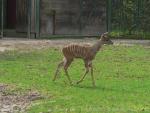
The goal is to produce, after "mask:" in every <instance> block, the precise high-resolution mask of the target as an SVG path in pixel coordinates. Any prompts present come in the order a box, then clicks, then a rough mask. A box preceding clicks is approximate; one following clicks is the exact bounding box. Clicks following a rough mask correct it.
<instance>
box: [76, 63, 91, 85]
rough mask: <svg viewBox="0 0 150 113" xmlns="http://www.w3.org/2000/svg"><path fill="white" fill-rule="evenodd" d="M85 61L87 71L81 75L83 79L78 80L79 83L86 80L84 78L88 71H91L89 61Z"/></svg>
mask: <svg viewBox="0 0 150 113" xmlns="http://www.w3.org/2000/svg"><path fill="white" fill-rule="evenodd" d="M84 62H85V68H86V71H85V74H84V75H83V76H82V77H81V79H80V80H79V81H78V82H77V84H79V83H81V82H82V81H83V80H84V78H85V77H86V75H87V74H88V72H89V65H88V62H87V61H84Z"/></svg>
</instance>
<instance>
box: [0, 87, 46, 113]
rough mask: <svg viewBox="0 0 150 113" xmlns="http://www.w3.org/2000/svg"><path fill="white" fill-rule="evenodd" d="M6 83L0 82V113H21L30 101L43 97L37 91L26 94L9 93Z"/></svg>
mask: <svg viewBox="0 0 150 113" xmlns="http://www.w3.org/2000/svg"><path fill="white" fill-rule="evenodd" d="M8 87H9V86H8V85H4V84H0V113H23V112H25V110H26V109H27V108H28V107H29V106H30V105H31V102H33V101H35V100H39V99H43V97H42V96H41V95H40V93H38V92H33V91H32V92H28V93H26V94H23V95H20V94H16V93H14V94H10V93H8V92H7V90H8Z"/></svg>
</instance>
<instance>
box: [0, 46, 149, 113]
mask: <svg viewBox="0 0 150 113" xmlns="http://www.w3.org/2000/svg"><path fill="white" fill-rule="evenodd" d="M61 59H62V55H61V52H60V51H59V50H56V49H46V50H33V51H31V52H19V51H10V52H5V53H0V83H5V84H10V85H14V86H15V90H16V91H20V92H24V91H28V90H29V89H31V90H36V91H39V92H40V93H41V94H42V95H44V96H45V97H46V98H45V99H42V100H38V101H35V102H34V103H33V104H32V106H31V107H30V108H29V109H28V111H27V113H40V112H43V113H150V49H145V48H143V47H140V46H133V47H125V46H105V47H104V48H103V50H102V51H101V52H99V53H98V54H97V56H96V59H95V60H94V61H93V65H94V75H95V78H96V88H93V87H92V82H91V76H90V74H88V75H87V77H86V78H85V80H84V81H83V82H82V83H81V84H79V85H73V86H69V83H68V80H67V78H66V76H65V75H64V72H63V71H61V73H60V78H59V79H57V81H56V82H52V78H53V75H54V72H55V69H56V66H57V64H58V63H59V62H60V60H61ZM83 73H84V64H83V62H82V61H81V60H75V61H74V62H73V63H72V65H71V67H70V68H69V74H70V76H71V79H72V80H73V81H77V80H79V78H80V76H81V75H82V74H83Z"/></svg>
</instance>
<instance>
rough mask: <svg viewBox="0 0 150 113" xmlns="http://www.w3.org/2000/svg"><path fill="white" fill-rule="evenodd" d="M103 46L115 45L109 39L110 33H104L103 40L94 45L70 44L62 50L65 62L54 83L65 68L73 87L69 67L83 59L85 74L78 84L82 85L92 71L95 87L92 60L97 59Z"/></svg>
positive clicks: (59, 66) (59, 65)
mask: <svg viewBox="0 0 150 113" xmlns="http://www.w3.org/2000/svg"><path fill="white" fill-rule="evenodd" d="M103 44H113V42H112V41H111V40H110V39H109V38H108V33H104V34H102V35H101V38H100V39H99V40H98V41H97V42H96V43H95V44H93V45H90V44H84V45H79V44H70V45H67V46H65V47H64V48H63V49H62V53H63V56H64V58H63V60H62V61H61V62H60V63H59V64H58V67H57V69H56V73H55V75H54V79H53V81H55V80H56V78H57V75H58V72H59V70H60V68H61V67H64V71H65V74H66V76H67V78H68V80H69V82H70V84H71V85H72V81H71V79H70V76H69V74H68V71H67V69H68V67H69V66H70V64H71V63H72V61H73V59H74V58H80V59H83V61H84V63H85V69H86V71H85V74H84V75H83V76H82V77H81V79H80V80H79V81H78V82H77V84H79V83H81V82H82V81H83V80H84V78H85V76H86V75H87V73H88V72H89V70H90V71H91V77H92V84H93V86H95V80H94V76H93V66H92V60H93V59H94V58H95V55H96V53H97V52H98V51H99V49H100V48H101V47H102V45H103Z"/></svg>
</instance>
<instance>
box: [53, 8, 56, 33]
mask: <svg viewBox="0 0 150 113" xmlns="http://www.w3.org/2000/svg"><path fill="white" fill-rule="evenodd" d="M52 16H53V35H55V29H56V11H55V10H53V11H52Z"/></svg>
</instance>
